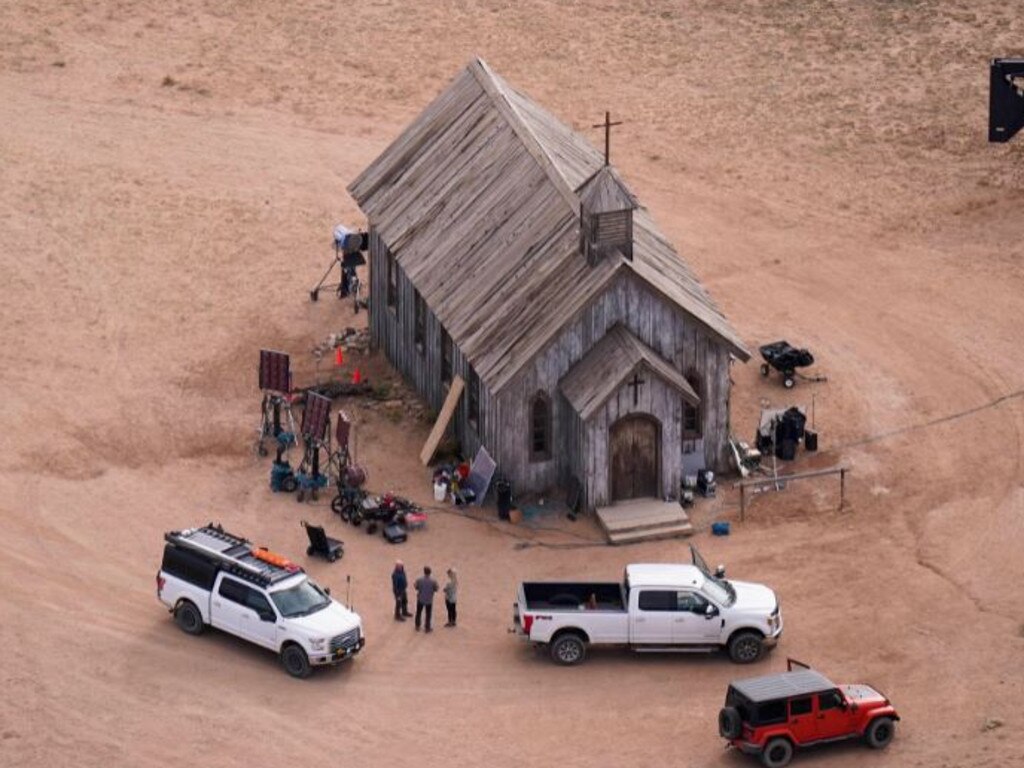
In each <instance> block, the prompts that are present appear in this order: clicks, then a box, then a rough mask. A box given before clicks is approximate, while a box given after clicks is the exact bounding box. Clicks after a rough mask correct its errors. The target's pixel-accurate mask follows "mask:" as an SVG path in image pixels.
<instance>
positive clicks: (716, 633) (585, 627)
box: [513, 547, 782, 665]
mask: <svg viewBox="0 0 1024 768" xmlns="http://www.w3.org/2000/svg"><path fill="white" fill-rule="evenodd" d="M690 550H691V553H692V557H693V564H692V565H677V564H666V565H645V564H639V565H628V566H626V574H625V579H624V580H623V582H622V583H618V582H611V583H608V582H524V583H522V584H520V585H519V593H518V596H517V598H516V602H515V606H514V608H513V629H514V631H516V632H517V633H519V634H520V635H522V636H524V637H525V638H528V639H529V640H530V641H531V642H533V643H535V644H536V645H547V646H548V648H549V651H550V654H551V658H552V659H553V660H554V661H555V662H557V663H558V664H566V665H569V664H578V663H579V662H581V661H583V659H584V657H585V656H586V653H587V646H588V645H620V646H626V647H628V648H631V649H633V650H634V651H648V652H659V651H660V652H667V651H683V652H688V651H714V650H718V649H721V648H724V649H726V650H727V651H728V652H729V656H730V658H731V659H732V660H733V661H734V662H736V663H738V664H749V663H751V662H754V661H757V660H758V659H759V658H761V656H762V654H763V653H764V652H765V650H766V649H768V648H772V647H774V646H775V644H776V643H777V642H778V640H779V636H780V635H781V634H782V613H781V611H780V610H779V600H778V598H777V597H776V596H775V593H774V592H773V591H772V590H770V589H769V588H768V587H765V586H762V585H761V584H751V583H749V582H745V581H730V580H726V578H725V569H724V568H723V567H721V566H719V568H718V569H717V570H716V571H715V572H714V573H712V572H711V571H710V570H709V569H708V567H707V564H706V563H705V562H704V560H703V559H702V558H701V556H700V554H699V553H698V552H697V550H696V549H694V548H693V547H691V548H690Z"/></svg>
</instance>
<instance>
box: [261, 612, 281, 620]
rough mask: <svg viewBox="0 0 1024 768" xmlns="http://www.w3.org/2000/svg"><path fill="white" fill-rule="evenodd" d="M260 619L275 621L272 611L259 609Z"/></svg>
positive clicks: (275, 617)
mask: <svg viewBox="0 0 1024 768" xmlns="http://www.w3.org/2000/svg"><path fill="white" fill-rule="evenodd" d="M260 621H277V616H275V615H274V612H273V611H260Z"/></svg>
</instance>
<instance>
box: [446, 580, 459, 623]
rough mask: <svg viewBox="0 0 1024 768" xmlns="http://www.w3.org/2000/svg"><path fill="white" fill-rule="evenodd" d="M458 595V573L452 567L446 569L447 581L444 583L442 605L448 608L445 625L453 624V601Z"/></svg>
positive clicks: (454, 617)
mask: <svg viewBox="0 0 1024 768" xmlns="http://www.w3.org/2000/svg"><path fill="white" fill-rule="evenodd" d="M458 597H459V575H458V574H457V573H456V572H455V569H454V568H449V569H448V583H447V584H445V585H444V607H445V608H447V609H448V623H447V624H445V626H446V627H454V626H455V619H456V615H455V601H456V600H457V599H458Z"/></svg>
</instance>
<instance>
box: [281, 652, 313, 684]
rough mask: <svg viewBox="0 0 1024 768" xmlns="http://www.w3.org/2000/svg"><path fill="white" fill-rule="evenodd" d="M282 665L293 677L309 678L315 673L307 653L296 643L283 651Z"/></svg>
mask: <svg viewBox="0 0 1024 768" xmlns="http://www.w3.org/2000/svg"><path fill="white" fill-rule="evenodd" d="M281 664H282V665H283V666H284V671H285V672H287V673H288V674H289V675H291V676H292V677H298V678H304V677H309V673H310V672H312V671H313V668H312V667H311V666H310V664H309V657H308V656H306V652H305V651H304V650H302V649H301V648H300V647H299V646H297V645H295V644H294V643H291V644H290V645H286V646H285V647H284V648H283V649H282V650H281Z"/></svg>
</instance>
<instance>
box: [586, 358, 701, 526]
mask: <svg viewBox="0 0 1024 768" xmlns="http://www.w3.org/2000/svg"><path fill="white" fill-rule="evenodd" d="M642 378H643V379H644V380H645V384H644V385H643V387H641V388H640V392H639V395H638V396H637V402H636V404H634V403H633V389H632V388H631V387H630V386H628V385H625V386H623V387H622V388H620V389H619V391H618V392H617V393H616V394H615V395H614V396H613V397H611V398H610V399H609V400H608V402H607V403H605V406H604V408H602V409H601V410H600V411H598V413H597V414H595V415H594V416H592V417H591V418H590V420H589V421H587V423H586V425H585V427H584V428H585V430H586V448H585V450H586V455H585V467H586V498H587V501H588V504H589V506H590V507H603V506H605V505H607V504H610V503H611V501H612V499H611V482H610V481H611V477H610V470H611V446H610V444H609V440H608V434H609V430H610V429H611V427H612V425H613V424H615V422H616V421H618V420H619V419H621V418H622V417H623V416H629V415H631V414H635V413H639V414H649V415H651V416H653V417H654V418H655V419H657V420H658V424H659V426H660V431H661V453H660V456H659V458H660V461H661V466H660V468H659V471H658V487H659V491H658V495H659V496H660V497H661V498H663V499H665V498H677V497H678V495H679V482H680V480H681V479H682V478H681V474H680V466H681V465H680V454H681V452H682V424H683V401H682V399H681V398H680V397H679V393H678V392H677V391H676V390H675V389H673V388H672V387H669V386H666V385H665V383H664V382H662V381H661V380H660V379H658V378H656V377H654V376H650V375H645V376H643V377H642ZM673 447H675V450H673Z"/></svg>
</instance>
